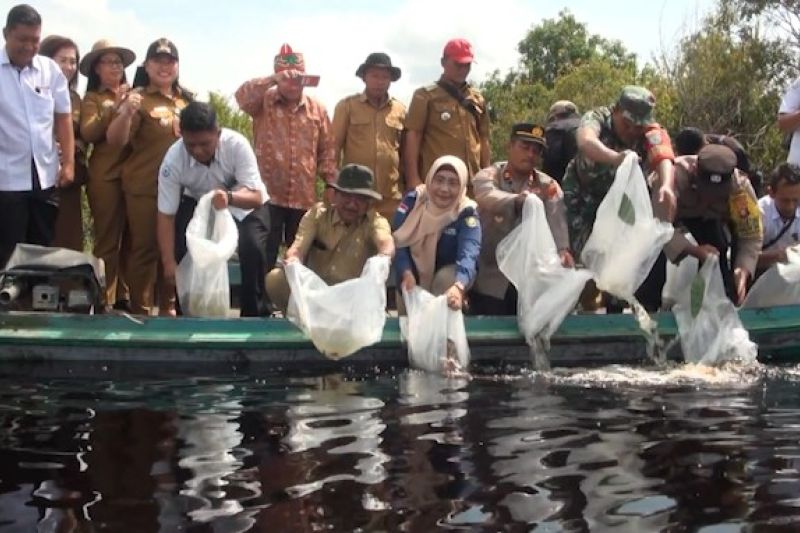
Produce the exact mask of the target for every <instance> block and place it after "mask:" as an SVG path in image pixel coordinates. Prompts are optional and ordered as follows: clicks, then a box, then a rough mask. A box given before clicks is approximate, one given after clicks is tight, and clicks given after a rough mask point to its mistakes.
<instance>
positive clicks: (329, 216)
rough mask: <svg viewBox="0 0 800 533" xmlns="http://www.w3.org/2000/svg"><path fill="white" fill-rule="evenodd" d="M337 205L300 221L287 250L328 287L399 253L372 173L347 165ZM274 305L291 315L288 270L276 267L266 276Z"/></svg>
mask: <svg viewBox="0 0 800 533" xmlns="http://www.w3.org/2000/svg"><path fill="white" fill-rule="evenodd" d="M330 187H332V188H333V189H334V196H333V205H332V206H331V207H327V206H326V205H325V204H324V203H323V202H320V203H318V204H316V205H315V206H314V207H312V208H311V209H310V210H309V211H308V212H307V213H306V214H305V215H303V218H302V220H301V221H300V227H299V228H298V229H297V235H296V236H295V239H294V242H293V243H292V245H291V246H290V247H289V249H288V250H287V251H286V262H287V263H290V262H293V261H301V262H303V263H305V264H306V266H308V268H310V269H311V270H313V271H314V272H316V274H317V275H318V276H319V277H320V278H322V280H323V281H324V282H325V283H327V284H328V285H334V284H336V283H341V282H343V281H346V280H348V279H353V278H357V277H359V276H360V275H361V270H362V269H363V268H364V264H365V263H366V262H367V259H369V258H370V257H371V256H373V255H375V254H382V255H386V256H388V257H392V256H393V255H394V240H393V239H392V232H391V230H390V228H389V222H388V221H387V220H386V219H385V218H383V217H382V216H381V215H379V214H378V213H377V212H376V211H375V210H374V209H373V208H372V203H373V202H374V201H380V200H381V195H380V194H378V193H377V192H375V188H374V177H373V175H372V171H371V170H370V169H368V168H367V167H365V166H362V165H347V166H345V167H344V168H343V169H342V170H341V171H340V172H339V176H338V178H337V180H336V182H335V183H331V184H330ZM266 285H267V294H268V295H269V300H270V301H271V302H272V304H273V305H274V306H275V307H277V308H278V309H280V310H281V311H282V312H283V313H284V314H286V308H287V307H288V305H289V296H290V290H289V282H288V281H287V280H286V274H285V273H284V271H283V268H280V267H276V268H273V269H272V270H271V271H270V273H269V274H267V279H266Z"/></svg>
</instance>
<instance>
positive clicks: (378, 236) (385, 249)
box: [373, 215, 394, 258]
mask: <svg viewBox="0 0 800 533" xmlns="http://www.w3.org/2000/svg"><path fill="white" fill-rule="evenodd" d="M373 241H374V244H375V248H376V249H377V250H378V253H379V254H380V255H385V256H387V257H389V258H392V257H394V238H392V230H391V229H390V228H389V221H388V220H386V219H385V218H383V217H382V216H380V215H376V216H375V223H374V226H373Z"/></svg>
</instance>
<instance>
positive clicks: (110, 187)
mask: <svg viewBox="0 0 800 533" xmlns="http://www.w3.org/2000/svg"><path fill="white" fill-rule="evenodd" d="M86 194H87V196H88V198H89V208H90V209H91V211H92V218H93V219H94V255H95V257H99V258H100V259H102V260H103V263H105V267H106V292H105V303H106V304H108V305H113V304H114V303H115V302H116V301H117V299H118V294H121V295H123V296H126V293H127V289H126V288H125V285H124V283H125V282H124V281H122V280H121V278H123V274H124V272H123V270H124V269H123V265H124V264H125V260H126V257H125V255H126V254H127V253H128V250H127V249H126V247H125V244H126V243H125V239H124V235H125V227H126V222H127V219H126V215H125V213H126V210H125V194H124V193H123V192H122V181H121V180H119V179H113V180H105V179H102V178H97V179H95V178H90V179H89V182H88V183H87V184H86ZM118 285H121V286H120V287H119V290H118ZM126 299H127V298H126Z"/></svg>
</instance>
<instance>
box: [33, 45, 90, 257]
mask: <svg viewBox="0 0 800 533" xmlns="http://www.w3.org/2000/svg"><path fill="white" fill-rule="evenodd" d="M39 54H40V55H43V56H47V57H49V58H51V59H53V61H55V62H56V63H58V66H59V67H61V72H63V73H64V77H65V78H67V83H69V93H70V99H71V100H72V123H73V126H74V128H75V179H74V181H73V182H72V185H70V186H69V187H66V188H63V189H59V191H58V218H56V227H55V234H54V237H53V246H59V247H62V248H71V249H73V250H78V251H83V224H82V218H81V189H82V187H83V184H84V183H86V150H85V144H84V142H83V141H82V140H81V138H80V135H79V132H78V130H79V125H80V113H81V97H80V95H79V94H78V93H77V91H76V90H75V87H77V85H78V61H79V60H80V53H79V52H78V45H76V44H75V42H74V41H73V40H72V39H69V38H67V37H61V36H60V35H50V36H48V37H46V38H44V39H43V40H42V42H41V44H40V46H39Z"/></svg>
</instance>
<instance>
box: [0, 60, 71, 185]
mask: <svg viewBox="0 0 800 533" xmlns="http://www.w3.org/2000/svg"><path fill="white" fill-rule="evenodd" d="M71 111H72V106H71V103H70V95H69V87H68V85H67V79H66V78H65V77H64V74H62V73H61V69H60V68H59V66H58V65H57V64H56V62H55V61H53V60H52V59H50V58H49V57H44V56H39V55H37V56H34V58H33V60H32V61H31V64H30V65H28V66H26V67H24V68H22V69H18V68H17V67H16V66H14V65H12V64H11V61H10V60H9V58H8V52H7V51H6V49H5V47H3V48H2V50H0V191H29V190H31V185H32V181H31V159H33V161H34V162H35V164H36V171H37V172H38V174H39V185H40V186H41V188H42V189H48V188H50V187H54V186H55V184H56V181H57V179H58V150H57V149H56V143H55V137H54V130H53V125H54V118H55V117H54V114H55V113H59V114H62V113H66V114H69V113H71Z"/></svg>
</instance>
